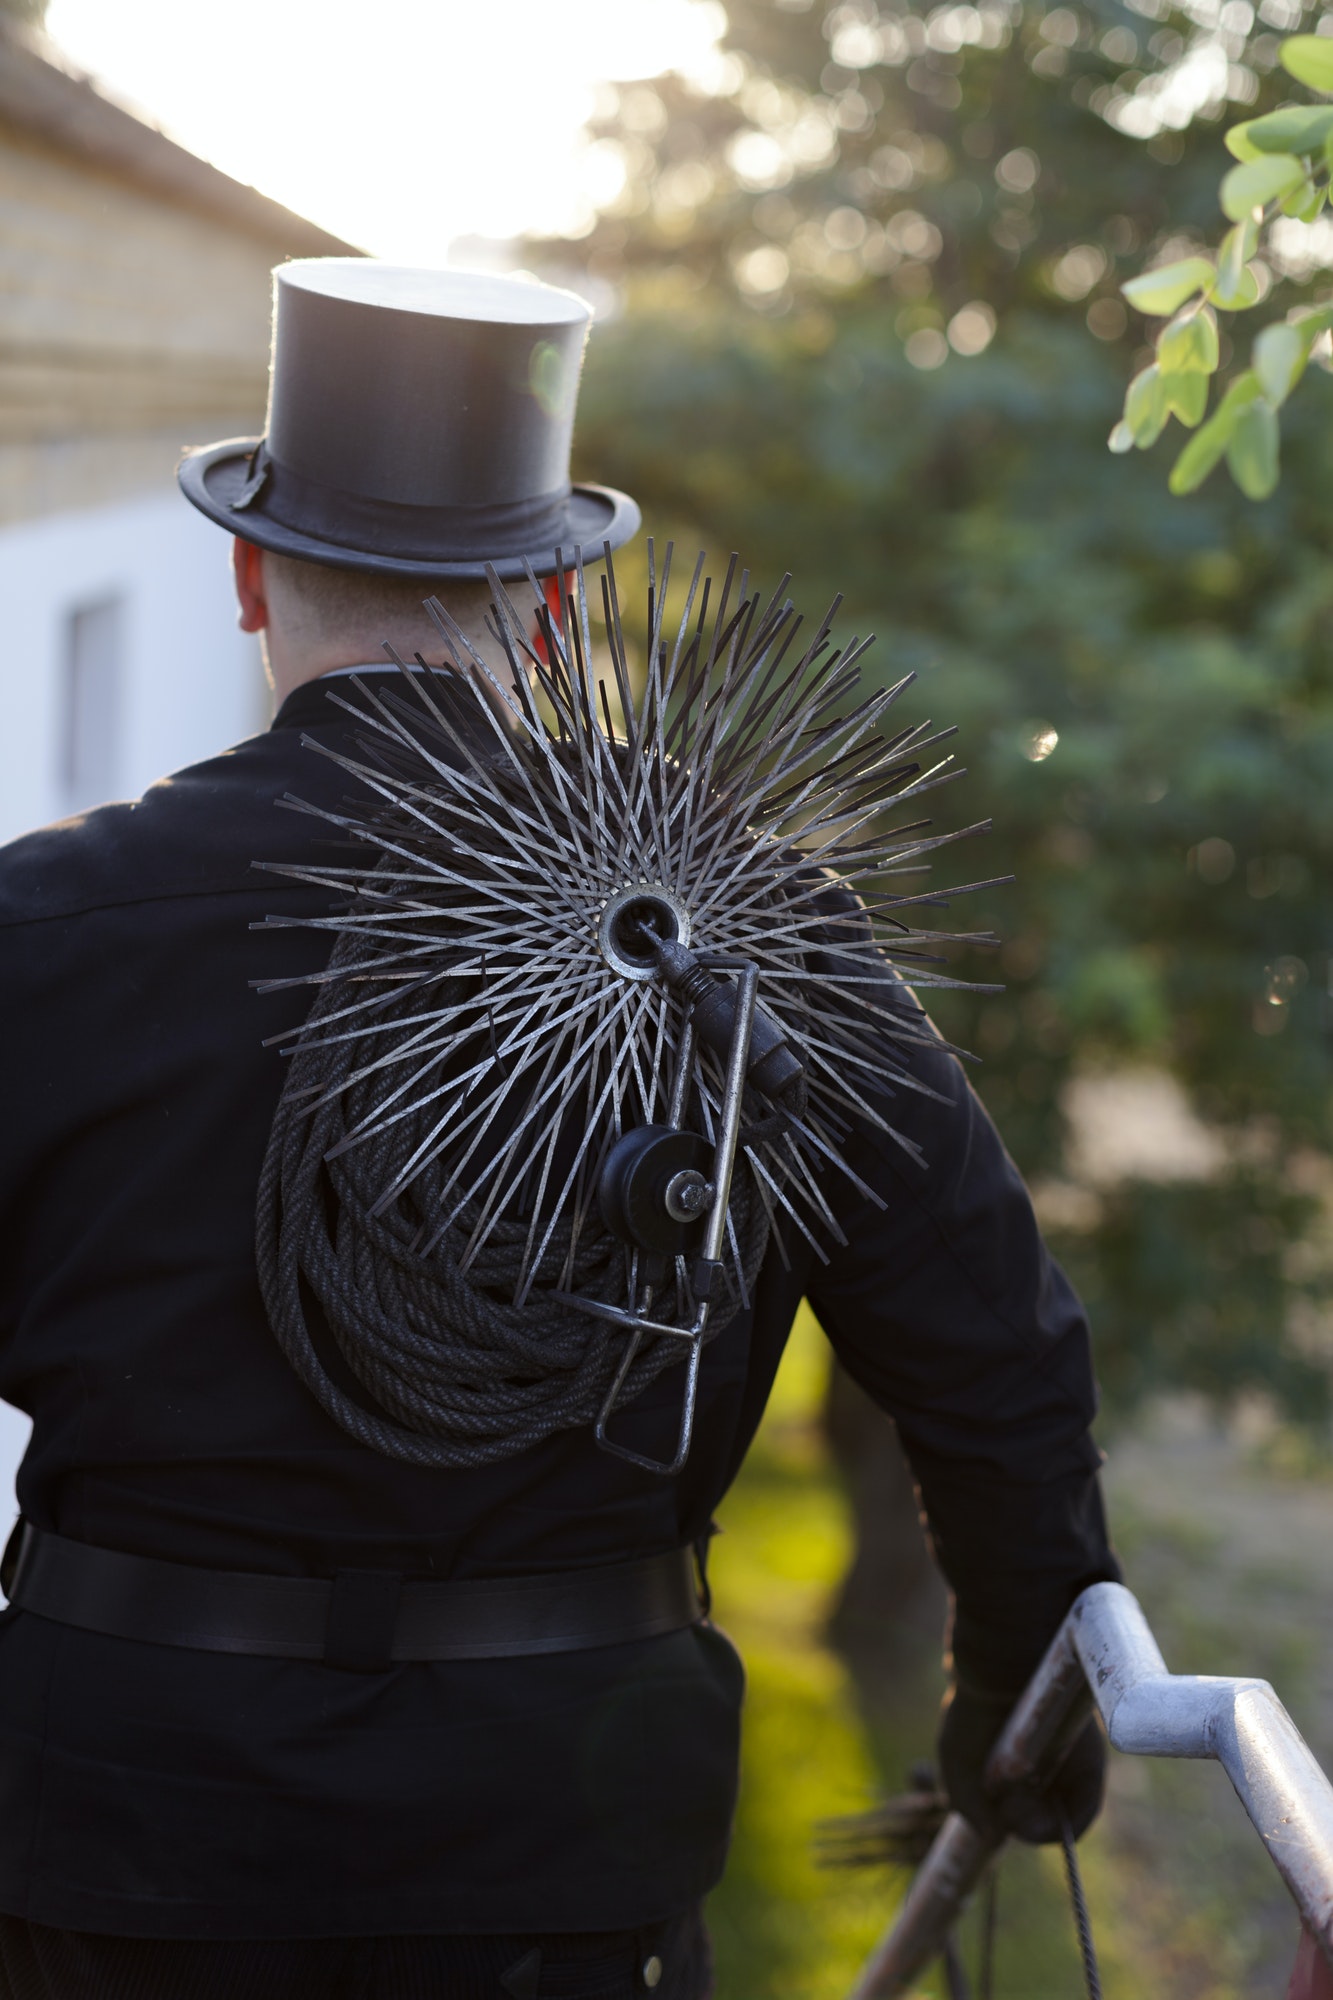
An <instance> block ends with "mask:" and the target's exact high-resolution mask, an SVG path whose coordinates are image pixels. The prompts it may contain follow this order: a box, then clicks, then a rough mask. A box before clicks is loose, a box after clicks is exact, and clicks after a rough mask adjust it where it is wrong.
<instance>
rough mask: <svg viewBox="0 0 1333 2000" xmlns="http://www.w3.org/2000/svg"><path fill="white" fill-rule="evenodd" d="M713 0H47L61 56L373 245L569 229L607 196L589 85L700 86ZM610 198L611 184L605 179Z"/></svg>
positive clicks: (395, 251) (329, 224)
mask: <svg viewBox="0 0 1333 2000" xmlns="http://www.w3.org/2000/svg"><path fill="white" fill-rule="evenodd" d="M724 27H725V16H724V15H723V11H722V8H721V7H720V6H719V5H717V4H716V0H632V4H631V3H630V0H566V4H565V5H564V6H563V7H562V8H561V9H560V10H559V12H558V13H556V12H554V11H553V10H552V8H551V7H550V5H549V0H484V4H482V0H378V3H377V4H376V5H374V6H370V5H367V4H366V0H189V5H188V6H182V5H181V0H116V4H115V5H114V6H108V5H107V0H51V6H50V10H49V13H48V15H47V31H48V33H49V35H50V36H51V38H52V40H53V41H55V42H56V43H57V44H58V45H59V46H60V48H61V49H62V50H63V51H64V52H65V54H66V55H67V56H68V58H69V59H70V60H71V61H72V62H73V63H75V64H76V65H77V66H79V67H80V68H82V69H85V70H87V71H89V72H90V73H91V74H92V75H94V76H96V77H98V78H99V79H100V80H101V81H102V82H103V84H104V85H105V86H106V88H107V89H108V90H109V91H110V92H111V93H112V94H114V95H117V96H119V97H120V98H121V99H122V100H123V101H125V102H127V103H130V104H131V105H132V106H133V107H134V108H135V109H136V110H138V111H140V112H141V113H143V114H145V115H147V116H148V117H150V118H151V119H153V120H154V121H155V122H157V123H158V124H160V125H161V126H162V127H163V128H164V129H165V130H166V131H168V132H169V133H170V134H171V136H172V137H173V138H175V139H177V140H179V141H180V143H181V144H182V145H185V146H188V147H189V148H190V149H191V151H193V152H196V153H199V154H202V155H203V157H204V158H206V159H209V160H211V161H212V162H213V163H214V164H215V165H216V166H218V167H221V168H222V169H223V171H224V172H226V173H228V174H231V175H233V176H234V177H235V178H236V179H237V180H241V181H247V182H249V183H251V184H252V185H254V186H256V187H258V188H261V189H262V190H263V191H264V193H266V194H269V195H272V196H273V197H274V199H275V200H277V201H280V202H283V203H284V204H285V205H286V206H287V207H288V208H291V209H294V210H295V211H296V212H297V213H298V214H301V215H305V216H308V217H310V219H311V220H312V221H315V222H318V223H321V224H322V225H323V226H324V227H325V228H327V229H330V230H333V231H334V232H335V233H336V234H338V235H340V236H343V237H345V238H347V239H348V240H349V241H350V242H353V243H356V244H358V245H360V246H361V247H363V248H365V249H368V250H371V251H373V252H374V253H375V254H377V255H379V256H385V257H394V258H398V259H401V260H402V261H404V262H412V263H426V264H433V263H443V262H444V261H445V259H446V257H447V255H448V252H449V248H450V245H451V243H453V242H455V241H456V239H457V238H459V237H462V236H468V235H476V236H481V237H497V238H507V237H513V236H516V235H519V234H521V233H522V232H524V231H531V232H534V233H539V234H541V233H552V234H557V233H558V234H569V235H578V234H580V233H581V232H583V231H585V230H586V229H587V228H588V227H589V226H590V225H591V220H592V215H593V212H594V207H595V204H596V203H598V202H600V201H602V200H604V199H606V196H607V191H608V186H609V180H610V179H611V178H613V177H614V176H613V175H611V174H610V173H609V166H610V165H611V164H613V163H609V162H608V160H607V158H606V156H605V149H603V150H602V151H601V152H599V150H598V148H597V147H596V146H594V145H589V143H588V141H587V138H586V136H585V134H584V132H583V129H582V128H583V126H584V123H585V121H586V120H587V119H588V118H589V117H590V116H591V114H592V111H593V107H594V102H595V98H596V92H597V87H598V85H599V84H601V83H605V82H607V81H612V80H615V81H619V80H625V79H629V78H634V77H645V76H654V75H659V74H661V73H662V72H663V71H665V70H670V69H676V70H679V71H681V72H682V73H684V74H686V75H689V76H692V77H694V78H695V79H696V80H698V81H699V82H700V83H702V84H703V85H704V87H705V88H707V87H708V83H709V78H710V75H711V74H715V73H716V71H717V66H718V63H719V56H718V51H717V40H718V36H719V35H720V34H721V32H722V30H723V28H724ZM610 191H611V192H612V193H614V191H615V190H614V188H612V189H611V190H610Z"/></svg>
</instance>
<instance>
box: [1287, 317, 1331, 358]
mask: <svg viewBox="0 0 1333 2000" xmlns="http://www.w3.org/2000/svg"><path fill="white" fill-rule="evenodd" d="M1287 320H1288V323H1289V324H1290V325H1291V326H1298V327H1299V328H1300V330H1301V337H1302V339H1303V340H1304V342H1305V349H1306V352H1307V354H1308V353H1309V351H1310V349H1311V348H1312V347H1313V346H1314V343H1315V342H1316V340H1318V338H1319V336H1320V334H1321V333H1327V332H1328V331H1329V329H1330V328H1331V327H1333V305H1322V306H1296V307H1294V308H1293V310H1292V311H1291V312H1289V313H1288V314H1287Z"/></svg>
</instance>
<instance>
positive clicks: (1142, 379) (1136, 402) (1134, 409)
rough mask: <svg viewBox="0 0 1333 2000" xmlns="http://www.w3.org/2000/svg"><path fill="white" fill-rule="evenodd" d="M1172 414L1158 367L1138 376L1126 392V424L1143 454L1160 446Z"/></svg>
mask: <svg viewBox="0 0 1333 2000" xmlns="http://www.w3.org/2000/svg"><path fill="white" fill-rule="evenodd" d="M1170 414H1171V412H1170V410H1169V409H1168V408H1167V403H1166V388H1165V385H1164V383H1163V381H1162V372H1161V370H1160V369H1159V368H1158V367H1157V366H1156V365H1155V364H1154V365H1153V366H1152V367H1151V368H1145V369H1143V370H1142V371H1141V372H1140V373H1139V374H1138V375H1136V376H1135V377H1134V380H1133V381H1132V382H1131V383H1130V385H1129V387H1128V389H1127V390H1126V391H1125V422H1126V423H1127V424H1128V426H1129V428H1130V430H1131V432H1132V433H1133V436H1134V442H1135V444H1136V445H1137V446H1138V447H1139V450H1140V451H1146V450H1147V449H1148V446H1149V445H1150V444H1155V443H1156V442H1157V439H1158V438H1159V437H1160V436H1161V434H1162V429H1163V426H1164V425H1165V423H1166V420H1167V418H1168V417H1169V416H1170Z"/></svg>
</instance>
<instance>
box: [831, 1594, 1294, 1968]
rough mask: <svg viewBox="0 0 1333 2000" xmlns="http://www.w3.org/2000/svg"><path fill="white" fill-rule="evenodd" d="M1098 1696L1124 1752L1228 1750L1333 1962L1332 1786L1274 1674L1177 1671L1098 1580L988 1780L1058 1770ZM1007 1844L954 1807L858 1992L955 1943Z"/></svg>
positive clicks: (1280, 1865) (1238, 1781) (1212, 1753)
mask: <svg viewBox="0 0 1333 2000" xmlns="http://www.w3.org/2000/svg"><path fill="white" fill-rule="evenodd" d="M1094 1700H1095V1702H1096V1705H1097V1708H1098V1710H1099V1711H1100V1713H1101V1718H1102V1721H1103V1722H1104V1723H1105V1725H1106V1733H1107V1735H1108V1736H1109V1737H1110V1739H1111V1743H1112V1745H1113V1746H1114V1748H1115V1749H1117V1750H1123V1751H1126V1752H1127V1753H1128V1754H1129V1755H1131V1756H1136V1757H1213V1758H1216V1760H1217V1761H1218V1763H1220V1764H1221V1765H1222V1767H1223V1769H1224V1770H1225V1771H1226V1774H1227V1776H1228V1777H1229V1778H1230V1780H1231V1782H1232V1784H1233V1785H1234V1786H1235V1788H1236V1795H1237V1797H1238V1798H1239V1799H1240V1802H1241V1804H1242V1805H1243V1806H1244V1808H1245V1810H1246V1812H1247V1813H1248V1814H1249V1816H1250V1819H1251V1821H1252V1822H1253V1824H1254V1827H1255V1829H1256V1831H1257V1833H1258V1835H1259V1838H1260V1839H1261V1840H1262V1841H1263V1843H1264V1846H1265V1847H1266V1848H1267V1850H1268V1853H1269V1857H1270V1859H1271V1860H1272V1862H1273V1865H1274V1866H1275V1867H1276V1869H1277V1871H1278V1873H1279V1874H1280V1875H1281V1877H1282V1879H1283V1881H1284V1882H1285V1883H1286V1885H1287V1887H1288V1889H1290V1891H1291V1894H1292V1897H1293V1899H1294V1901H1295V1903H1296V1907H1297V1909H1298V1910H1299V1911H1300V1913H1301V1918H1302V1921H1303V1922H1304V1924H1305V1927H1306V1929H1307V1930H1309V1931H1310V1932H1311V1933H1312V1935H1313V1936H1314V1938H1315V1939H1316V1941H1317V1942H1318V1945H1319V1948H1320V1950H1321V1951H1322V1952H1323V1954H1324V1957H1325V1958H1326V1959H1327V1961H1328V1963H1329V1964H1330V1965H1331V1966H1333V1785H1330V1783H1329V1781H1328V1779H1327V1778H1326V1777H1325V1775H1324V1773H1323V1771H1322V1770H1321V1769H1320V1767H1319V1765H1318V1764H1317V1763H1316V1761H1315V1758H1314V1756H1313V1754H1312V1753H1311V1751H1310V1748H1309V1746H1308V1745H1307V1743H1306V1742H1305V1740H1304V1738H1303V1737H1302V1736H1301V1734H1300V1731H1299V1730H1298V1729H1297V1727H1296V1725H1295V1723H1294V1722H1293V1721H1292V1719H1291V1717H1290V1716H1289V1715H1288V1714H1287V1711H1286V1709H1285V1708H1284V1707H1283V1706H1282V1703H1281V1702H1280V1701H1279V1700H1278V1698H1277V1696H1276V1694H1275V1693H1274V1692H1273V1690H1272V1688H1271V1687H1270V1686H1269V1684H1268V1682H1267V1681H1259V1680H1248V1679H1244V1680H1232V1679H1227V1678H1224V1677H1222V1676H1219V1675H1213V1674H1172V1673H1168V1672H1167V1668H1166V1662H1165V1661H1164V1660H1163V1658H1162V1655H1161V1652H1160V1651H1159V1649H1158V1645H1157V1641H1156V1640H1155V1639H1154V1638H1153V1635H1152V1632H1151V1630H1150V1629H1149V1626H1148V1621H1147V1619H1146V1618H1145V1617H1144V1615H1143V1612H1142V1610H1141V1609H1140V1607H1139V1604H1138V1600H1137V1599H1136V1598H1135V1597H1134V1596H1133V1595H1132V1594H1131V1593H1130V1592H1129V1591H1128V1590H1126V1589H1125V1587H1124V1586H1123V1584H1119V1583H1095V1584H1093V1585H1092V1587H1091V1588H1090V1589H1089V1590H1085V1591H1084V1592H1083V1594H1082V1596H1081V1597H1080V1598H1079V1599H1078V1600H1077V1602H1076V1603H1075V1605H1074V1607H1073V1609H1072V1610H1071V1611H1070V1613H1069V1616H1068V1617H1067V1618H1066V1619H1065V1622H1064V1624H1063V1625H1062V1626H1061V1627H1060V1630H1059V1631H1058V1632H1057V1634H1056V1636H1055V1638H1054V1639H1053V1640H1052V1642H1051V1645H1050V1647H1049V1648H1048V1650H1047V1653H1046V1657H1045V1658H1044V1659H1043V1661H1042V1663H1041V1665H1040V1666H1039V1667H1038V1668H1037V1671H1036V1673H1035V1674H1034V1675H1033V1676H1032V1679H1031V1680H1030V1681H1029V1683H1028V1685H1027V1688H1026V1690H1025V1691H1024V1693H1023V1695H1022V1696H1021V1697H1020V1699H1019V1701H1018V1703H1017V1705H1016V1706H1015V1708H1014V1711H1013V1713H1012V1715H1011V1716H1010V1717H1009V1720H1008V1722H1007V1723H1006V1724H1005V1727H1004V1731H1003V1733H1002V1734H1001V1736H1000V1740H999V1742H998V1743H997V1744H996V1746H995V1749H994V1751H993V1752H992V1753H991V1758H990V1762H989V1763H988V1765H987V1767H986V1779H987V1784H988V1785H992V1784H999V1785H1003V1784H1006V1783H1013V1782H1014V1781H1015V1780H1019V1779H1024V1778H1031V1777H1034V1776H1035V1777H1037V1778H1040V1776H1041V1774H1042V1772H1043V1771H1044V1770H1049V1769H1052V1768H1053V1767H1054V1765H1055V1764H1057V1763H1058V1761H1059V1757H1060V1755H1061V1753H1062V1751H1063V1749H1064V1747H1065V1746H1066V1744H1067V1743H1068V1741H1069V1740H1070V1737H1071V1735H1072V1734H1075V1733H1077V1730H1078V1728H1079V1727H1080V1726H1081V1719H1082V1715H1083V1714H1084V1713H1086V1710H1087V1708H1088V1706H1089V1705H1090V1703H1091V1702H1092V1701H1094ZM1000 1844H1001V1843H1000V1842H999V1841H995V1840H990V1839H987V1838H986V1837H984V1836H983V1835H981V1834H979V1833H977V1832H976V1831H975V1830H974V1829H973V1828H972V1827H971V1826H969V1824H968V1822H967V1821H966V1820H965V1819H963V1818H961V1817H960V1815H959V1814H957V1813H950V1815H949V1817H948V1818H947V1819H946V1821H945V1822H944V1825H943V1827H942V1828H941V1830H940V1832H939V1834H938V1835H937V1837H936V1839H935V1843H934V1845H933V1846H932V1848H931V1850H930V1853H929V1854H928V1855H927V1856H926V1859H925V1861H924V1862H923V1863H922V1865H921V1868H920V1870H919V1871H918V1873H917V1875H916V1878H915V1880H914V1881H913V1883H912V1886H911V1888H910V1889H909V1891H908V1893H907V1897H906V1899H905V1901H904V1903H903V1906H902V1909H901V1910H900V1911H899V1913H898V1916H897V1918H896V1919H895V1921H894V1923H893V1925H892V1927H891V1928H890V1930H889V1931H888V1933H887V1934H886V1936H885V1937H884V1938H883V1939H882V1940H881V1942H880V1944H879V1945H878V1946H877V1947H876V1949H875V1951H874V1952H873V1953H872V1955H871V1957H870V1959H869V1960H868V1961H867V1963H866V1965H865V1967H864V1969H863V1970H862V1973H861V1976H860V1978H859V1980H858V1981H857V1984H856V1986H855V1987H854V1988H853V1991H852V1995H851V2000H894V1996H895V1995H898V1994H903V1993H906V1991H907V1990H908V1987H909V1986H910V1985H911V1983H912V1981H913V1980H914V1979H915V1978H916V1976H917V1975H918V1974H919V1973H920V1972H921V1971H922V1969H923V1968H924V1967H925V1966H927V1965H929V1964H930V1963H931V1961H932V1960H933V1959H936V1958H938V1957H939V1956H940V1955H941V1953H942V1952H943V1949H944V1943H945V1939H946V1938H947V1937H948V1935H949V1932H950V1931H951V1929H952V1928H953V1926H954V1924H955V1923H956V1922H957V1921H958V1918H959V1916H960V1915H961V1914H962V1910H963V1907H964V1905H965V1904H966V1902H967V1899H968V1897H969V1896H970V1895H971V1894H972V1891H973V1890H974V1889H975V1888H976V1886H977V1884H978V1882H979V1881H980V1880H981V1877H982V1875H983V1874H984V1872H985V1868H986V1864H987V1862H988V1861H989V1860H990V1858H991V1856H992V1855H993V1854H994V1853H995V1852H996V1850H997V1848H998V1847H999V1846H1000Z"/></svg>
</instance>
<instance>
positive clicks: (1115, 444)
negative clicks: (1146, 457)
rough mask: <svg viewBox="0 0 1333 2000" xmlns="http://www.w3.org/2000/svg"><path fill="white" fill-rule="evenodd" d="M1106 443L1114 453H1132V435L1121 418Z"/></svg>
mask: <svg viewBox="0 0 1333 2000" xmlns="http://www.w3.org/2000/svg"><path fill="white" fill-rule="evenodd" d="M1106 442H1107V445H1108V446H1109V448H1110V449H1111V450H1112V451H1115V452H1121V451H1133V449H1134V433H1133V431H1132V430H1131V429H1130V428H1129V425H1128V424H1127V423H1126V422H1125V420H1124V418H1123V417H1122V418H1121V419H1120V422H1119V423H1118V424H1117V425H1116V427H1115V429H1114V430H1113V431H1112V432H1111V435H1110V437H1109V438H1107V440H1106Z"/></svg>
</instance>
